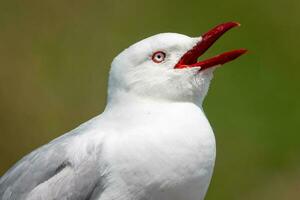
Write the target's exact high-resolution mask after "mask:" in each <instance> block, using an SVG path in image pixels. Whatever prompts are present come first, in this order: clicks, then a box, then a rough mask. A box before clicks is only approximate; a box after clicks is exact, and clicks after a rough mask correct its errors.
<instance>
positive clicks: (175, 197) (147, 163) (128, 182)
mask: <svg viewBox="0 0 300 200" xmlns="http://www.w3.org/2000/svg"><path fill="white" fill-rule="evenodd" d="M119 109H122V110H119ZM119 109H118V108H117V107H116V106H115V107H114V109H110V111H109V112H107V113H105V117H106V118H107V119H108V120H110V121H112V120H114V121H115V122H116V123H115V125H114V123H112V124H111V126H112V127H113V129H114V131H113V133H111V134H110V135H109V136H108V137H107V138H106V140H105V144H104V146H103V158H104V160H106V161H107V162H108V163H107V165H108V166H109V170H108V172H107V174H108V180H109V181H108V182H109V184H110V188H118V190H117V191H118V194H116V193H115V192H116V190H115V191H111V192H109V191H106V194H105V195H104V196H107V198H115V197H118V198H119V199H124V200H127V199H128V200H129V199H136V200H142V199H143V200H144V199H153V200H157V199H159V200H164V199H165V200H167V199H168V200H170V199H172V200H199V199H202V198H204V195H205V193H206V190H207V188H208V185H209V182H210V178H211V175H212V171H213V166H214V161H215V138H214V134H213V132H212V129H211V127H210V124H209V122H208V121H207V119H206V117H205V115H204V114H203V112H202V110H201V108H199V107H198V106H196V105H195V104H192V103H153V104H144V103H141V104H135V105H134V106H132V105H128V106H127V107H125V106H120V107H119ZM116 112H118V114H116ZM121 113H123V114H121ZM124 113H126V114H124ZM116 116H117V117H116ZM110 117H114V119H110ZM104 196H103V197H104ZM120 196H123V197H122V198H120ZM101 200H102V198H101Z"/></svg>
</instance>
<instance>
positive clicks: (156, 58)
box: [152, 51, 166, 63]
mask: <svg viewBox="0 0 300 200" xmlns="http://www.w3.org/2000/svg"><path fill="white" fill-rule="evenodd" d="M165 57H166V53H165V52H163V51H156V52H154V53H153V54H152V60H153V62H155V63H161V62H162V61H164V60H165Z"/></svg>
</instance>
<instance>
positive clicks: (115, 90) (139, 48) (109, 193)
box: [0, 22, 246, 200]
mask: <svg viewBox="0 0 300 200" xmlns="http://www.w3.org/2000/svg"><path fill="white" fill-rule="evenodd" d="M237 26H239V23H237V22H227V23H223V24H220V25H218V26H216V27H215V28H213V29H211V30H210V31H208V32H207V33H205V34H203V35H202V36H201V37H189V36H186V35H182V34H177V33H161V34H157V35H154V36H151V37H149V38H146V39H144V40H142V41H139V42H137V43H135V44H133V45H132V46H130V47H128V48H127V49H125V50H124V51H123V52H121V53H120V54H119V55H118V56H117V57H115V58H114V60H113V62H112V64H111V70H110V74H109V84H108V97H107V105H106V107H105V109H104V111H103V113H102V114H100V115H98V116H96V117H94V118H92V119H91V120H89V121H87V122H85V123H83V124H82V125H80V126H79V127H77V128H75V129H74V130H72V131H70V132H68V133H66V134H64V135H62V136H60V137H58V138H56V139H54V140H53V141H51V142H50V143H48V144H46V145H43V146H41V147H40V148H38V149H36V150H34V151H33V152H31V153H30V154H28V155H27V156H25V157H23V158H22V159H21V160H20V161H19V162H17V163H16V164H15V165H14V166H13V167H12V168H11V169H9V170H8V171H7V172H6V173H5V174H4V175H3V176H2V177H1V178H0V199H1V200H202V199H204V197H205V194H206V191H207V189H208V186H209V183H210V180H211V177H212V173H213V168H214V163H215V156H216V145H215V136H214V133H213V130H212V128H211V126H210V123H209V122H208V120H207V118H206V116H205V114H204V112H203V109H202V102H203V100H204V97H205V96H206V94H207V91H208V88H209V84H210V81H211V79H212V77H213V71H214V69H215V68H216V67H218V66H220V65H223V64H225V63H227V62H229V61H232V60H234V59H235V58H237V57H239V56H241V55H242V54H244V53H245V52H246V50H245V49H238V50H233V51H229V52H226V53H223V54H220V55H218V56H215V57H212V58H209V59H206V60H202V61H198V58H199V57H200V56H201V55H203V54H204V53H205V52H206V51H207V50H208V49H209V47H210V46H212V45H213V43H214V42H215V41H216V40H217V39H218V38H220V37H221V36H222V35H223V34H224V33H225V32H227V31H228V30H230V29H231V28H233V27H237Z"/></svg>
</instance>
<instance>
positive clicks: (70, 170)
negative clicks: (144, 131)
mask: <svg viewBox="0 0 300 200" xmlns="http://www.w3.org/2000/svg"><path fill="white" fill-rule="evenodd" d="M66 139H68V138H66ZM66 148H67V142H65V141H64V139H62V140H58V141H54V142H52V143H49V144H47V145H45V146H43V147H41V148H39V149H37V150H35V151H33V152H32V153H30V154H29V155H27V156H25V157H24V158H23V159H21V160H20V161H19V162H17V163H16V164H15V166H14V167H12V168H11V169H10V170H9V171H8V172H7V173H6V174H4V175H3V176H2V177H1V178H0V199H1V200H19V199H22V200H23V199H27V200H38V199H39V200H41V199H42V200H53V199H61V200H64V199H72V200H82V199H90V197H91V196H93V193H95V192H99V191H100V190H101V188H102V186H101V177H100V176H101V174H100V172H99V166H98V163H99V161H98V160H97V159H99V157H100V156H99V153H100V150H97V148H92V149H93V151H90V155H89V156H85V157H84V159H83V160H81V161H80V162H79V164H78V163H77V164H76V165H75V164H74V163H72V162H71V161H70V159H69V158H68V157H67V153H66ZM95 149H96V150H95ZM74 156H76V155H74ZM98 156H99V157H98ZM99 189H100V190H99ZM96 190H97V191H96ZM94 195H95V194H94Z"/></svg>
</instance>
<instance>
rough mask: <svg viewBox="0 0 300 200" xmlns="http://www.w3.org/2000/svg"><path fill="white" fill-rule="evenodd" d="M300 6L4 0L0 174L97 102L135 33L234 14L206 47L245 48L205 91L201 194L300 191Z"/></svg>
mask: <svg viewBox="0 0 300 200" xmlns="http://www.w3.org/2000/svg"><path fill="white" fill-rule="evenodd" d="M299 10H300V1H299V0H264V1H262V0H251V1H250V0H249V1H241V0H226V1H225V0H224V1H203V0H195V1H180V0H173V1H167V0H152V1H140V0H130V1H121V0H102V1H101V0H98V1H96V0H86V1H67V0H51V1H50V0H49V1H38V0H35V1H33V0H27V1H23V0H19V1H18V0H10V1H4V0H1V1H0V174H3V173H4V172H5V171H6V170H7V169H8V168H9V167H10V166H11V165H12V164H13V163H15V162H16V161H17V160H19V159H20V158H21V157H22V156H24V155H25V154H27V153H29V152H30V151H32V150H33V149H35V148H37V147H39V146H40V145H42V144H45V143H47V142H49V141H50V140H52V139H53V138H55V137H57V136H59V135H61V134H63V133H64V132H66V131H68V130H70V129H73V128H75V127H76V126H77V125H79V124H80V123H82V122H84V121H86V120H88V119H90V118H91V117H93V116H95V115H97V114H99V113H101V111H102V110H103V108H104V106H105V101H106V87H107V77H108V71H109V67H110V62H111V60H112V59H113V58H114V57H115V56H116V55H117V54H118V53H119V52H120V51H122V50H123V49H124V48H126V47H127V46H129V45H130V44H132V43H135V42H136V41H139V40H141V39H143V38H145V37H148V36H151V35H153V34H156V33H160V32H178V33H183V34H187V35H190V36H197V35H201V33H203V32H205V31H207V30H208V29H209V28H212V27H213V26H215V25H217V24H219V23H222V22H226V21H231V20H235V21H239V22H240V23H242V26H241V27H240V28H238V29H235V30H232V31H231V32H230V33H228V34H226V35H225V36H224V37H223V38H222V39H221V40H220V41H218V43H217V44H215V46H214V47H213V48H212V49H211V50H210V51H209V52H208V53H207V54H206V56H212V55H215V54H216V53H219V52H222V51H225V50H230V49H235V48H247V49H249V50H250V53H249V54H248V55H246V56H243V57H242V58H240V59H239V60H238V61H235V62H233V63H230V64H228V65H226V67H224V68H221V69H219V70H217V72H216V73H215V78H214V81H213V83H212V86H211V89H210V92H209V95H208V97H207V98H206V101H205V105H204V109H205V111H206V113H207V115H208V118H209V120H210V122H211V124H212V126H213V127H214V130H215V134H216V138H217V161H216V168H215V173H214V176H213V179H212V183H211V186H210V189H209V192H208V194H207V198H206V199H207V200H216V199H222V200H240V199H243V200H256V199H270V200H277V199H278V200H282V199H289V200H291V199H299V196H300V194H299V191H300V157H299V153H300V133H299V124H300V121H299V113H300V103H299V98H300V94H299V92H300V83H299V81H300V79H299V75H300V73H299V72H300V66H299V64H298V63H300V56H299V48H300V39H299V36H300V20H299V19H300V12H299Z"/></svg>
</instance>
